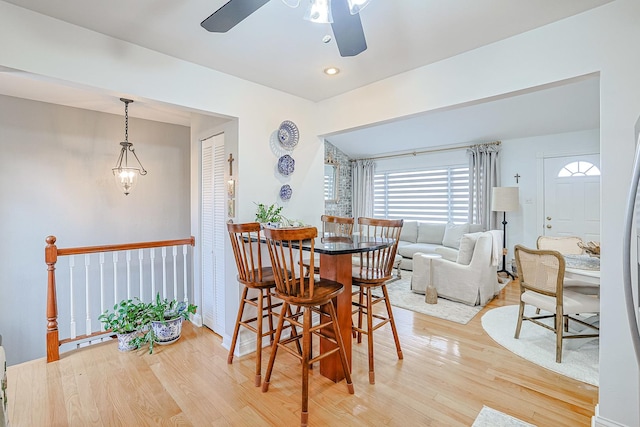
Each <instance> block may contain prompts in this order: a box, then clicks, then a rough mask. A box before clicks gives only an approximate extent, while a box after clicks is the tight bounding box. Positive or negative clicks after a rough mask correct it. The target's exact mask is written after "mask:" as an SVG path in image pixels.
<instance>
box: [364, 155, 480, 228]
mask: <svg viewBox="0 0 640 427" xmlns="http://www.w3.org/2000/svg"><path fill="white" fill-rule="evenodd" d="M374 186H375V188H374V207H373V209H374V214H373V215H374V217H376V218H391V219H405V220H419V221H428V222H434V223H447V222H455V223H465V222H468V218H469V167H468V166H451V167H445V168H438V169H428V170H420V171H411V172H385V173H380V174H376V175H375V179H374Z"/></svg>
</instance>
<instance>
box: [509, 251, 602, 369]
mask: <svg viewBox="0 0 640 427" xmlns="http://www.w3.org/2000/svg"><path fill="white" fill-rule="evenodd" d="M515 257H516V263H517V265H518V273H519V276H520V309H519V312H518V323H517V325H516V332H515V338H516V339H518V338H519V337H520V331H521V328H522V322H523V321H524V320H527V321H530V322H532V323H534V324H536V325H538V326H542V327H544V328H547V329H549V330H551V331H553V332H554V333H555V334H556V362H557V363H561V362H562V341H563V340H564V339H568V338H592V337H597V336H598V335H599V328H598V326H596V325H592V324H590V323H588V322H585V321H584V320H582V319H579V318H577V317H576V315H578V314H590V313H595V314H598V313H600V298H599V297H598V296H596V295H585V294H582V293H579V292H575V291H571V290H568V289H565V288H564V287H563V279H564V268H565V261H564V258H563V256H562V254H561V253H560V252H558V251H551V250H536V249H529V248H526V247H524V246H522V245H516V247H515ZM526 305H531V306H533V307H536V308H539V309H541V310H544V311H545V313H542V314H536V315H534V316H527V315H526V314H525V306H526ZM543 319H552V323H551V325H549V324H547V323H544V322H542V320H543ZM570 322H577V323H578V324H580V325H582V326H584V327H586V328H589V329H592V330H594V331H596V332H595V333H591V334H588V333H575V334H569V332H568V331H569V324H570Z"/></svg>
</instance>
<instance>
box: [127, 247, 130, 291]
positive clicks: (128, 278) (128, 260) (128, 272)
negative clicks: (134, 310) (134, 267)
mask: <svg viewBox="0 0 640 427" xmlns="http://www.w3.org/2000/svg"><path fill="white" fill-rule="evenodd" d="M127 299H131V251H127Z"/></svg>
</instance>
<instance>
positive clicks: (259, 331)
mask: <svg viewBox="0 0 640 427" xmlns="http://www.w3.org/2000/svg"><path fill="white" fill-rule="evenodd" d="M227 230H228V232H229V238H230V239H231V247H232V248H233V255H234V257H235V260H236V267H237V270H238V282H240V283H241V284H242V286H243V289H242V296H241V298H240V307H239V308H238V315H237V318H236V324H235V327H234V330H233V338H232V339H231V346H230V347H229V356H228V358H227V363H229V364H231V363H233V353H234V351H235V348H236V343H237V340H238V332H239V331H240V326H244V327H245V328H247V329H248V330H250V331H251V332H253V333H254V334H256V350H255V355H256V368H255V386H256V387H259V386H260V383H261V370H262V347H263V344H262V342H263V338H264V337H266V336H269V337H270V343H273V340H274V338H275V327H274V322H273V317H274V311H273V310H274V309H275V308H277V307H279V306H281V305H282V303H281V302H277V303H275V302H274V301H272V299H271V295H272V293H273V290H274V289H275V286H276V282H275V279H274V277H273V269H272V268H271V267H264V266H263V265H262V251H261V243H260V224H259V223H257V222H251V223H245V224H227ZM249 292H251V293H252V295H249ZM256 293H257V295H254V294H256ZM265 300H266V305H265V304H264V302H265ZM247 305H250V306H253V307H256V314H255V315H253V316H251V317H249V318H248V319H243V317H244V314H245V308H246V307H247ZM265 318H267V320H268V327H267V329H266V330H264V327H263V320H264V319H265Z"/></svg>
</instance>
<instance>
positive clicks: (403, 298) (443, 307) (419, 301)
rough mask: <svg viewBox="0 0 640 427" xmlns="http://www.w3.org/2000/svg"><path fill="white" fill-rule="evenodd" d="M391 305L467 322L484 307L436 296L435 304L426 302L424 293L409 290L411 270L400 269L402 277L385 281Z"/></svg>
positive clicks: (452, 320)
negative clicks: (436, 301)
mask: <svg viewBox="0 0 640 427" xmlns="http://www.w3.org/2000/svg"><path fill="white" fill-rule="evenodd" d="M387 290H388V291H389V299H390V300H391V305H393V306H395V307H400V308H406V309H407V310H412V311H416V312H418V313H423V314H426V315H429V316H434V317H439V318H440V319H445V320H449V321H451V322H456V323H461V324H463V325H464V324H467V323H469V321H470V320H471V319H473V317H474V316H475V315H476V314H478V313H479V312H480V310H482V309H483V308H484V307H481V306H469V305H466V304H461V303H458V302H453V301H449V300H447V299H444V298H438V303H437V304H427V303H426V302H425V301H424V295H422V294H416V293H415V292H412V291H411V272H410V271H402V279H399V280H396V281H392V282H390V283H387Z"/></svg>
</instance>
